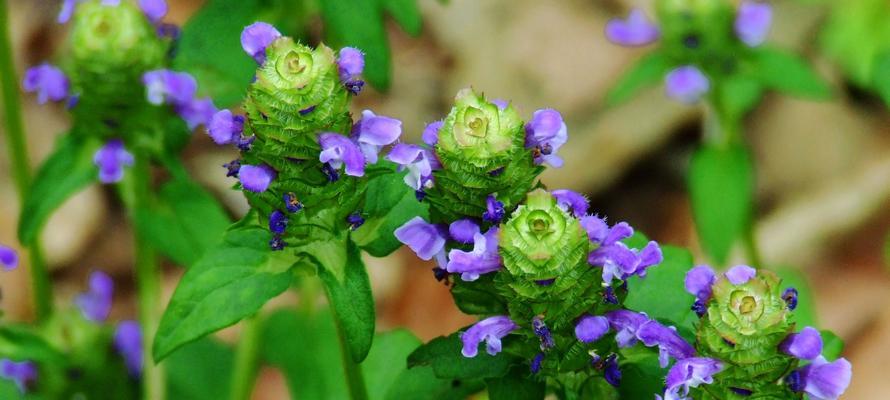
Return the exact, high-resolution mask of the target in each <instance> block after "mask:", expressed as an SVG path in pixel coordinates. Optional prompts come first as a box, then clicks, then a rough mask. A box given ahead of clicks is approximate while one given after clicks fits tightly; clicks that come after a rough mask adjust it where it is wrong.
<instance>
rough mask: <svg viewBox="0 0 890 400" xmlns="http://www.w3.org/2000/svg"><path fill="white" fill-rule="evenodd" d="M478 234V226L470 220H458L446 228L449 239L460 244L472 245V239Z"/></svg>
mask: <svg viewBox="0 0 890 400" xmlns="http://www.w3.org/2000/svg"><path fill="white" fill-rule="evenodd" d="M479 232H480V230H479V225H478V224H476V223H475V222H473V220H471V219H466V218H464V219H459V220H457V221H454V222H452V223H451V225H449V226H448V234H450V235H451V238H452V239H454V240H456V241H458V242H461V243H465V244H466V243H473V238H475V237H476V234H478V233H479Z"/></svg>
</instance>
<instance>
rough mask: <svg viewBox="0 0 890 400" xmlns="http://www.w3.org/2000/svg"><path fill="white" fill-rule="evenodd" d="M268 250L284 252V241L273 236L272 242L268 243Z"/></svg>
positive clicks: (279, 237)
mask: <svg viewBox="0 0 890 400" xmlns="http://www.w3.org/2000/svg"><path fill="white" fill-rule="evenodd" d="M269 248H271V249H272V250H273V251H279V250H284V239H282V238H281V236H278V235H275V236H273V237H272V240H270V241H269Z"/></svg>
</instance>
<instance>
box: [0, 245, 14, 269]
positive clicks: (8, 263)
mask: <svg viewBox="0 0 890 400" xmlns="http://www.w3.org/2000/svg"><path fill="white" fill-rule="evenodd" d="M0 265H2V266H3V269H5V270H7V271H12V270H14V269H16V267H18V266H19V255H18V253H16V251H15V249H13V248H12V247H7V246H4V245H2V244H0Z"/></svg>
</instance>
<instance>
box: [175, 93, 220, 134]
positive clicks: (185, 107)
mask: <svg viewBox="0 0 890 400" xmlns="http://www.w3.org/2000/svg"><path fill="white" fill-rule="evenodd" d="M216 111H217V110H216V106H215V105H213V100H211V99H210V98H209V97H205V98H203V99H192V100H191V101H188V102H186V103H184V104H180V105H178V106H176V113H177V114H179V117H180V118H182V119H183V120H185V124H186V125H187V126H188V128H189V129H195V128H197V127H198V125H207V124H209V123H210V120H212V119H213V115H214V114H216Z"/></svg>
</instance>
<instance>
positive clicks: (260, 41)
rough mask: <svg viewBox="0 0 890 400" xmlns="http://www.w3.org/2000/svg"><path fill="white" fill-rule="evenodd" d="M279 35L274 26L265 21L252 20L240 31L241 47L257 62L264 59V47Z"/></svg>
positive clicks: (260, 62) (261, 61)
mask: <svg viewBox="0 0 890 400" xmlns="http://www.w3.org/2000/svg"><path fill="white" fill-rule="evenodd" d="M280 37H281V32H278V30H277V29H275V27H274V26H272V25H269V24H267V23H265V22H254V23H253V24H251V25H248V26H247V27H245V28H244V30H243V31H241V48H242V49H244V51H245V52H246V53H247V55H249V56H251V57H253V59H254V60H256V62H257V63H258V64H262V63H263V62H265V61H266V47H268V46H269V45H270V44H272V42H274V41H275V39H278V38H280Z"/></svg>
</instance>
